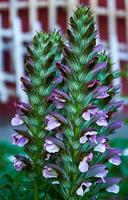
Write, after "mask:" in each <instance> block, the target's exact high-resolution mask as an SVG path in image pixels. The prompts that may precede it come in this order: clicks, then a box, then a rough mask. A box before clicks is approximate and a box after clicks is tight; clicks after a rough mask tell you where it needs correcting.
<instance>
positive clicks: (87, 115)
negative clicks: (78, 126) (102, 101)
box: [82, 106, 108, 127]
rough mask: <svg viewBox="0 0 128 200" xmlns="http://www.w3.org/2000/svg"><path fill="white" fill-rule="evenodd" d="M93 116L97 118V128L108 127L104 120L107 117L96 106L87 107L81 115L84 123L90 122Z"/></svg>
mask: <svg viewBox="0 0 128 200" xmlns="http://www.w3.org/2000/svg"><path fill="white" fill-rule="evenodd" d="M94 116H96V117H97V118H98V119H97V121H96V124H97V125H98V126H104V127H106V126H108V122H107V120H106V118H108V115H106V113H105V112H104V111H102V110H100V109H99V108H98V107H97V106H89V107H88V108H87V109H86V110H85V111H84V112H83V114H82V118H83V119H84V120H86V121H90V119H91V117H94Z"/></svg>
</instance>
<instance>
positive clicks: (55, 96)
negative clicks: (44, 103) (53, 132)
mask: <svg viewBox="0 0 128 200" xmlns="http://www.w3.org/2000/svg"><path fill="white" fill-rule="evenodd" d="M49 100H51V101H53V102H55V104H56V107H57V108H58V109H59V108H63V104H64V103H65V102H66V100H70V98H69V96H68V95H67V94H66V93H65V92H63V91H61V90H58V89H53V91H52V93H51V95H50V96H49Z"/></svg>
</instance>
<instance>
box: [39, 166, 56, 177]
mask: <svg viewBox="0 0 128 200" xmlns="http://www.w3.org/2000/svg"><path fill="white" fill-rule="evenodd" d="M43 176H44V177H45V178H57V177H58V173H57V171H56V170H55V169H53V168H52V167H49V166H44V169H43Z"/></svg>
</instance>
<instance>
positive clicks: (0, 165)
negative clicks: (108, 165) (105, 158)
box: [0, 138, 128, 200]
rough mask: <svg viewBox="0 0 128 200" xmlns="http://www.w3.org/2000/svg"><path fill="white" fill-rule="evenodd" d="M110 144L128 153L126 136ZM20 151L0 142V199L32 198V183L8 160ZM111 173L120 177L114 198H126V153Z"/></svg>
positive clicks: (127, 196)
mask: <svg viewBox="0 0 128 200" xmlns="http://www.w3.org/2000/svg"><path fill="white" fill-rule="evenodd" d="M112 146H113V147H118V148H121V149H122V150H123V152H124V150H125V152H126V150H127V153H128V139H126V138H124V139H114V140H113V141H112ZM20 153H23V152H22V151H21V149H20V148H18V147H16V146H14V145H11V144H9V143H0V200H28V199H33V192H32V191H33V184H32V183H31V182H29V181H28V180H27V179H26V176H25V174H24V173H23V172H21V173H19V172H16V171H15V169H14V167H13V163H12V162H11V161H10V157H11V156H12V155H15V154H20ZM112 175H113V176H117V177H121V178H122V181H121V183H120V193H119V194H118V195H116V196H115V199H116V200H128V155H127V156H126V155H125V156H124V155H123V156H122V164H121V165H120V166H119V167H118V168H117V167H114V166H113V168H112ZM26 188H27V189H26ZM42 195H43V193H42ZM40 199H43V196H42V197H41V196H40ZM115 199H114V200H115ZM109 200H110V199H109Z"/></svg>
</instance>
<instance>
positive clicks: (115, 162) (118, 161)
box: [109, 155, 121, 166]
mask: <svg viewBox="0 0 128 200" xmlns="http://www.w3.org/2000/svg"><path fill="white" fill-rule="evenodd" d="M109 162H110V163H111V164H113V165H116V166H118V165H120V164H121V158H120V156H119V155H114V156H113V157H112V158H109Z"/></svg>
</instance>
